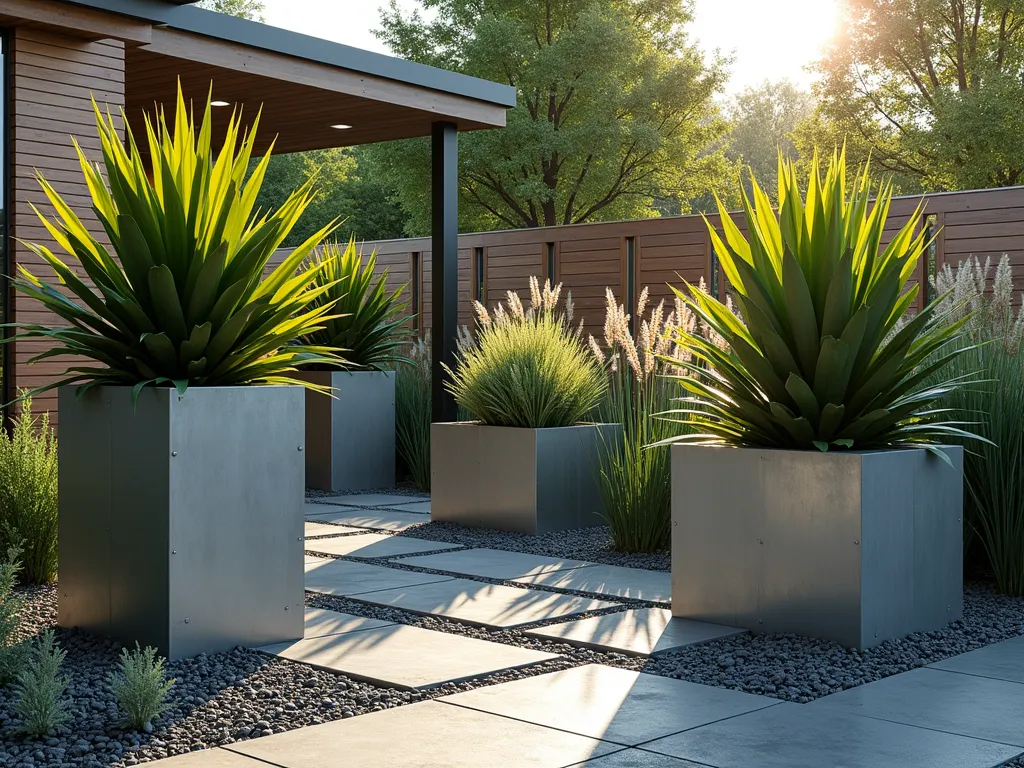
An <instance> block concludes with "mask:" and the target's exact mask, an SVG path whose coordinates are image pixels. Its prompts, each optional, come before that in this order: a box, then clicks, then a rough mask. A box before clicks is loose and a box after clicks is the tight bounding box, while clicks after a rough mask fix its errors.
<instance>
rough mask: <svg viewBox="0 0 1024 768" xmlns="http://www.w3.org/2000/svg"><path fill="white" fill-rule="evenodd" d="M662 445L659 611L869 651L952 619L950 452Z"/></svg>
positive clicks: (958, 459) (955, 519)
mask: <svg viewBox="0 0 1024 768" xmlns="http://www.w3.org/2000/svg"><path fill="white" fill-rule="evenodd" d="M943 450H944V451H945V452H946V454H947V455H948V456H949V458H950V460H951V461H952V463H953V467H952V468H951V467H950V466H949V465H948V464H946V463H945V462H944V461H942V459H941V458H939V457H937V456H934V455H932V454H930V453H929V452H928V451H926V450H924V449H914V450H891V451H866V452H855V451H836V452H829V453H821V452H818V451H784V450H767V449H757V448H727V447H706V446H686V445H676V446H673V447H672V613H673V615H675V616H681V617H685V618H691V619H699V620H702V621H710V622H715V623H718V624H727V625H730V626H735V627H745V628H746V629H749V630H752V631H756V632H786V633H792V634H796V635H804V636H809V637H818V638H823V639H827V640H835V641H837V642H839V643H841V644H842V645H844V646H846V647H848V648H859V649H863V648H870V647H872V646H875V645H878V644H879V643H881V642H883V641H885V640H890V639H893V638H900V637H905V636H906V635H909V634H911V633H912V632H925V631H929V630H936V629H940V628H942V627H944V626H946V625H947V624H948V623H949V622H951V621H955V620H957V619H960V618H961V617H962V616H963V522H962V520H963V449H962V448H960V447H944V448H943Z"/></svg>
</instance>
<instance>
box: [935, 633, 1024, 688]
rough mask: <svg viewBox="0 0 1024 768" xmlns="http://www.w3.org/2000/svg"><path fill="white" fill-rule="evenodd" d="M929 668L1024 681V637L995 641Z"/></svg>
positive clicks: (1014, 681) (1015, 681)
mask: <svg viewBox="0 0 1024 768" xmlns="http://www.w3.org/2000/svg"><path fill="white" fill-rule="evenodd" d="M928 668H929V669H944V670H947V671H949V672H962V673H963V674H966V675H978V676H979V677H992V678H995V679H997V680H1009V681H1010V682H1013V683H1024V637H1015V638H1013V639H1011V640H1004V641H1003V642H1001V643H993V644H992V645H986V646H985V647H984V648H979V649H978V650H976V651H971V652H969V653H961V654H960V655H959V656H953V657H952V658H949V659H945V660H943V661H938V662H936V663H934V664H929V665H928Z"/></svg>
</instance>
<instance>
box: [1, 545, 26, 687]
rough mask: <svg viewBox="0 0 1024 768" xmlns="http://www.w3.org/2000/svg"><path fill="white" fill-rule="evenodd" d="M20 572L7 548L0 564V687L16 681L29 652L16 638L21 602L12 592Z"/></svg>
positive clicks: (16, 555)
mask: <svg viewBox="0 0 1024 768" xmlns="http://www.w3.org/2000/svg"><path fill="white" fill-rule="evenodd" d="M20 570H21V560H20V550H19V549H18V548H17V547H11V548H10V549H8V550H7V556H6V558H5V559H4V561H3V562H0V685H8V684H10V683H13V682H14V681H16V680H17V679H18V675H19V674H20V672H21V671H22V669H23V668H24V666H25V664H26V662H27V661H28V657H29V653H30V651H31V649H30V648H29V646H28V644H27V643H25V642H23V641H22V640H21V639H20V638H19V637H18V625H19V618H18V615H19V613H20V612H21V607H22V605H23V601H22V600H21V598H19V597H18V596H17V595H16V594H15V593H14V585H15V582H16V581H17V579H18V572H19V571H20Z"/></svg>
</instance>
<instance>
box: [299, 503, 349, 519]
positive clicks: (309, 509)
mask: <svg viewBox="0 0 1024 768" xmlns="http://www.w3.org/2000/svg"><path fill="white" fill-rule="evenodd" d="M342 509H351V510H355V509H359V507H342V506H338V505H337V504H320V503H319V502H315V501H309V500H307V501H306V504H305V507H304V510H303V511H304V513H305V515H306V517H317V516H319V515H326V514H330V513H332V512H338V511H340V510H342Z"/></svg>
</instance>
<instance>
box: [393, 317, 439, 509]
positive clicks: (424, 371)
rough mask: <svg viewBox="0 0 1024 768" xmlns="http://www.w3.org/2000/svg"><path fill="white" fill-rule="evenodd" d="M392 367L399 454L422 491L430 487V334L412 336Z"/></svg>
mask: <svg viewBox="0 0 1024 768" xmlns="http://www.w3.org/2000/svg"><path fill="white" fill-rule="evenodd" d="M403 358H404V359H403V361H400V362H399V363H398V364H397V365H396V367H395V437H396V446H397V450H398V456H399V458H400V459H401V460H402V462H403V463H404V464H405V466H406V468H407V469H408V470H409V473H410V474H411V475H412V478H413V480H414V481H415V483H416V487H417V488H419V489H420V490H421V491H429V490H430V418H431V371H430V360H431V357H430V336H429V334H428V335H427V336H426V337H425V338H422V339H415V340H414V341H413V342H412V343H411V344H410V345H409V347H408V350H407V351H406V352H405V354H404V355H403Z"/></svg>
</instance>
